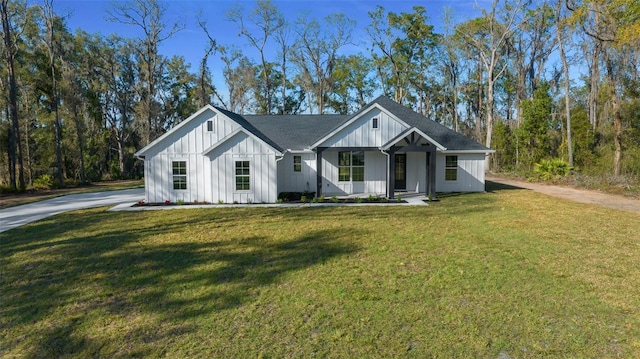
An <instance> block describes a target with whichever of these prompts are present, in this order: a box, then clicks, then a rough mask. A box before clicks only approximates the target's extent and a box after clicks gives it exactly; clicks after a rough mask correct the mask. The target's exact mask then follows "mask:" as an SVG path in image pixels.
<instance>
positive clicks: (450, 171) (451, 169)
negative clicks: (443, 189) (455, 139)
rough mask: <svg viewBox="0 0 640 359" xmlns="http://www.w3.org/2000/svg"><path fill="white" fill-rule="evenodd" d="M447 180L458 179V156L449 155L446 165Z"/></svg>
mask: <svg viewBox="0 0 640 359" xmlns="http://www.w3.org/2000/svg"><path fill="white" fill-rule="evenodd" d="M444 179H445V181H457V180H458V156H447V157H446V160H445V165H444Z"/></svg>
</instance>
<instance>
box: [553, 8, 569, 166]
mask: <svg viewBox="0 0 640 359" xmlns="http://www.w3.org/2000/svg"><path fill="white" fill-rule="evenodd" d="M560 6H561V1H560V0H558V3H557V5H556V16H555V17H556V36H557V39H558V50H559V51H560V61H562V69H563V71H564V111H565V117H566V118H567V152H568V156H569V165H571V166H572V167H573V140H572V137H571V100H570V97H569V90H570V88H569V64H568V63H567V56H566V54H565V52H564V44H563V42H562V31H561V28H560Z"/></svg>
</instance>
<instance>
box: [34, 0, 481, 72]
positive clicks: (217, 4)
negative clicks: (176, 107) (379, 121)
mask: <svg viewBox="0 0 640 359" xmlns="http://www.w3.org/2000/svg"><path fill="white" fill-rule="evenodd" d="M40 2H41V1H38V0H28V4H29V5H32V4H35V3H40ZM272 2H273V4H275V5H276V6H277V7H278V9H279V10H280V11H281V12H282V13H283V14H284V15H285V17H286V18H287V20H289V21H292V22H293V21H295V19H296V18H297V17H298V15H299V14H300V13H302V12H304V11H308V12H310V16H312V17H316V18H319V19H321V18H323V17H325V16H326V15H329V14H332V13H338V12H342V13H344V14H346V15H347V16H349V17H350V18H352V19H354V20H356V22H357V25H356V31H355V32H354V33H353V34H352V35H353V42H354V45H352V46H351V48H349V49H344V50H345V52H348V53H358V52H362V53H367V52H368V48H367V45H366V39H367V34H366V32H365V28H366V26H367V25H368V24H369V17H368V14H367V13H368V12H369V11H372V10H374V9H375V8H376V6H377V5H380V6H382V7H384V8H385V10H387V11H394V12H411V11H412V7H413V6H415V5H422V6H424V7H425V8H426V9H427V14H428V15H429V18H430V23H431V24H432V25H434V26H435V28H436V31H437V32H442V25H441V24H442V20H441V18H442V14H443V11H444V8H445V7H449V8H451V9H452V10H453V13H454V20H455V22H461V21H465V20H467V19H470V18H474V17H477V16H480V15H481V11H480V7H482V6H485V7H486V6H488V5H489V4H490V2H489V1H488V0H477V1H468V0H464V1H463V0H454V1H444V0H436V1H403V0H398V1H391V0H378V1H370V0H342V1H335V0H325V1H321V0H298V1H296V0H285V1H272ZM111 3H112V2H110V1H102V0H54V3H53V6H54V10H55V11H56V13H58V14H60V15H64V14H67V15H68V17H67V24H68V28H69V30H71V31H72V32H73V31H75V30H76V29H83V30H84V31H86V32H88V33H95V32H100V33H102V34H103V35H109V34H112V33H117V34H119V35H121V36H126V37H142V36H143V35H142V33H141V31H140V30H139V29H137V28H135V27H133V26H130V25H122V24H118V23H113V22H109V21H107V20H106V17H107V13H106V10H107V9H109V8H110V4H111ZM165 4H166V6H167V12H166V20H167V22H168V23H169V22H175V21H179V22H181V23H182V24H184V29H183V30H182V31H180V32H178V33H177V34H175V35H174V36H173V37H172V38H170V39H168V40H166V41H165V42H164V43H163V44H162V46H161V48H160V51H161V53H162V54H163V55H166V56H172V55H182V56H184V57H185V59H186V61H187V62H188V63H190V64H191V71H194V72H195V71H197V67H198V63H199V62H200V60H201V58H202V56H203V54H204V50H205V47H206V46H207V38H206V36H205V35H204V33H203V32H202V30H201V29H200V28H199V27H198V25H197V22H196V20H195V19H196V15H197V14H198V12H200V11H201V12H202V14H203V17H204V18H206V20H207V23H208V28H209V31H210V33H211V34H212V36H213V37H214V38H215V39H216V41H217V42H218V43H219V44H220V45H231V44H235V45H237V46H239V47H240V48H241V49H242V50H243V51H244V52H246V53H247V55H248V56H249V57H250V58H254V59H256V60H257V57H256V56H254V53H253V52H252V48H251V47H250V46H249V45H248V44H247V43H246V41H245V40H244V39H243V38H240V37H238V27H237V25H236V24H234V23H232V22H230V21H228V20H227V19H226V12H227V10H228V9H229V8H231V7H232V6H234V5H237V4H241V5H242V6H244V7H245V10H246V11H247V12H248V11H249V10H250V9H251V8H253V7H254V6H255V1H248V0H240V1H238V0H235V1H231V0H216V1H211V0H195V1H194V0H171V1H166V2H165ZM209 64H210V68H211V71H212V74H213V76H214V78H215V77H217V78H216V79H214V81H215V82H217V81H216V80H220V77H221V75H220V73H221V66H222V65H221V63H220V61H219V60H218V59H217V56H214V58H213V59H212V60H211V61H210V63H209Z"/></svg>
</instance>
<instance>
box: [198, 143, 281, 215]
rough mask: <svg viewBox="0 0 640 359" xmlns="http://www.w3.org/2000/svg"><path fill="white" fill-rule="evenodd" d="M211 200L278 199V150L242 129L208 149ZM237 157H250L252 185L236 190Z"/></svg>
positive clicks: (239, 159)
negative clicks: (212, 148) (245, 189)
mask: <svg viewBox="0 0 640 359" xmlns="http://www.w3.org/2000/svg"><path fill="white" fill-rule="evenodd" d="M205 157H207V158H208V159H209V165H210V168H209V169H208V170H205V172H206V174H207V175H208V177H209V180H208V182H209V186H210V191H211V201H210V202H212V203H217V202H218V201H222V202H224V203H251V202H252V203H275V202H276V200H277V194H278V178H277V177H278V171H277V164H276V152H275V151H274V150H273V149H272V148H270V147H269V146H267V145H265V144H264V143H262V142H261V141H258V140H256V139H254V138H253V137H250V136H248V135H247V134H245V133H244V132H240V133H238V134H236V135H234V136H233V137H231V138H229V139H227V141H225V142H224V143H222V144H221V145H220V146H218V147H216V148H215V149H214V150H213V151H211V152H210V153H208V154H207V155H206V156H205ZM236 161H249V176H250V177H249V181H250V184H249V187H250V189H249V190H247V191H241V190H236V182H235V181H236V177H235V166H236Z"/></svg>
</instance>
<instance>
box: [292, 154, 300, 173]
mask: <svg viewBox="0 0 640 359" xmlns="http://www.w3.org/2000/svg"><path fill="white" fill-rule="evenodd" d="M293 172H302V156H298V155H295V156H293Z"/></svg>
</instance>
